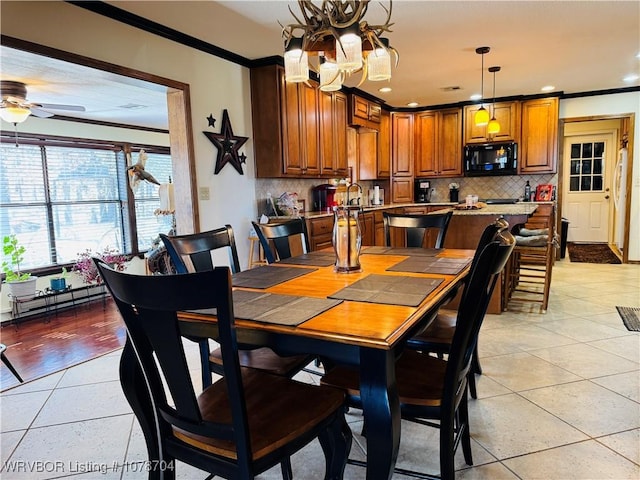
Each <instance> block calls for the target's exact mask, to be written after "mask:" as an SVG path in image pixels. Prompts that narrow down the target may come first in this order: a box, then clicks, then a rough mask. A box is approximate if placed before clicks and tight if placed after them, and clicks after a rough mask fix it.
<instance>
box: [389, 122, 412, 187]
mask: <svg viewBox="0 0 640 480" xmlns="http://www.w3.org/2000/svg"><path fill="white" fill-rule="evenodd" d="M413 135H414V134H413V113H404V112H403V113H400V112H394V113H392V114H391V149H392V152H393V153H392V156H391V158H392V162H391V163H392V174H393V176H394V177H412V176H413V162H414V145H413Z"/></svg>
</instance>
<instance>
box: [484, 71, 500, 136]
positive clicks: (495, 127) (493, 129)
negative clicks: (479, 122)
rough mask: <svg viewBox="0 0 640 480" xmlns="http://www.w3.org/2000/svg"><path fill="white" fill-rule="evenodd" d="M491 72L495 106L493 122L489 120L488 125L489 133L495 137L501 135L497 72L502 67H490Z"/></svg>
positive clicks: (493, 108) (492, 115)
mask: <svg viewBox="0 0 640 480" xmlns="http://www.w3.org/2000/svg"><path fill="white" fill-rule="evenodd" d="M489 71H490V72H491V73H493V105H492V109H491V110H492V114H491V120H489V123H488V124H487V133H488V134H489V135H495V134H496V133H500V124H499V123H498V120H496V72H499V71H500V67H489Z"/></svg>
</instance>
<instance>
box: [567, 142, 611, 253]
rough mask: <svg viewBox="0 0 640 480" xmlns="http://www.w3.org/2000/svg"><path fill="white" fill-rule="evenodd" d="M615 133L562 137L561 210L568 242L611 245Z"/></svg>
mask: <svg viewBox="0 0 640 480" xmlns="http://www.w3.org/2000/svg"><path fill="white" fill-rule="evenodd" d="M614 134H615V132H609V133H606V134H599V135H574V136H566V137H565V145H564V151H565V152H566V155H567V157H568V158H567V161H565V162H564V172H563V177H564V179H565V181H564V185H563V189H564V191H563V206H562V211H563V212H564V216H565V217H566V218H567V220H569V231H568V237H567V239H568V241H570V242H592V243H613V236H612V235H611V232H613V228H610V227H611V226H612V223H611V222H612V218H613V208H612V207H613V199H612V196H611V186H612V185H611V178H612V175H613V168H614V163H615V155H614V150H615V147H614V145H615V140H614V138H615V135H614Z"/></svg>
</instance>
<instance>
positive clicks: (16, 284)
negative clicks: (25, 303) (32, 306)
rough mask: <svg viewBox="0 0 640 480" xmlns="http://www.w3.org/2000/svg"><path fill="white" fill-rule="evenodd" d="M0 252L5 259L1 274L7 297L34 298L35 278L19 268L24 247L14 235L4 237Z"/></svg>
mask: <svg viewBox="0 0 640 480" xmlns="http://www.w3.org/2000/svg"><path fill="white" fill-rule="evenodd" d="M2 252H3V253H4V257H5V259H4V260H3V261H2V272H3V273H4V275H5V283H6V284H7V289H8V291H9V295H10V296H13V297H16V298H29V297H34V296H35V294H36V280H37V277H35V276H34V275H31V274H30V273H28V272H23V271H22V268H21V264H22V263H23V261H24V254H25V252H26V248H25V247H24V245H21V244H20V242H19V240H18V237H16V236H15V235H5V236H4V237H3V238H2Z"/></svg>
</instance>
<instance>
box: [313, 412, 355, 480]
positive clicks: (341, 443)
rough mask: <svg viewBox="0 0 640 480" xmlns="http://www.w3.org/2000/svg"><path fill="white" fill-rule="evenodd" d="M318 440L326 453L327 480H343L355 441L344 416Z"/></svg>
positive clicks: (338, 417) (339, 417)
mask: <svg viewBox="0 0 640 480" xmlns="http://www.w3.org/2000/svg"><path fill="white" fill-rule="evenodd" d="M318 440H319V441H320V446H321V447H322V451H323V452H324V458H325V464H326V465H325V475H324V478H325V480H341V479H342V477H343V476H344V469H345V467H346V466H347V459H348V458H349V452H350V451H351V443H352V441H353V434H352V433H351V428H349V425H348V424H347V422H346V420H345V419H344V416H343V415H339V416H337V417H336V419H335V420H334V421H333V422H332V424H331V426H330V427H329V428H328V429H327V430H325V431H324V432H322V433H321V434H320V435H319V437H318Z"/></svg>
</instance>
